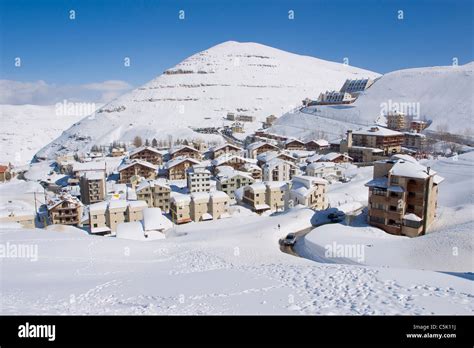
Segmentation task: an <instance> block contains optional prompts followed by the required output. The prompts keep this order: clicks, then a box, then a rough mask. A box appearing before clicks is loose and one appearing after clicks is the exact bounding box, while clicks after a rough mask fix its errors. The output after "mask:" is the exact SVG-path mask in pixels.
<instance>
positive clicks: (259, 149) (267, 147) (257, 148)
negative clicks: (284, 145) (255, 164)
mask: <svg viewBox="0 0 474 348" xmlns="http://www.w3.org/2000/svg"><path fill="white" fill-rule="evenodd" d="M279 150H280V149H279V148H278V146H276V145H273V144H270V143H267V142H264V141H260V142H256V143H252V144H250V145H249V146H247V151H248V156H249V157H250V158H257V156H258V155H259V154H261V153H263V152H267V151H279Z"/></svg>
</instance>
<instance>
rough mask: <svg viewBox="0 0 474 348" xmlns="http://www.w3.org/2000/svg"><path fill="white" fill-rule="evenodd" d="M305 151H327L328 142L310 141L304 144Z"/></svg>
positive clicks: (322, 140) (320, 140) (321, 140)
mask: <svg viewBox="0 0 474 348" xmlns="http://www.w3.org/2000/svg"><path fill="white" fill-rule="evenodd" d="M305 149H306V151H324V150H328V149H329V142H328V141H327V140H325V139H317V140H310V141H307V142H306V143H305Z"/></svg>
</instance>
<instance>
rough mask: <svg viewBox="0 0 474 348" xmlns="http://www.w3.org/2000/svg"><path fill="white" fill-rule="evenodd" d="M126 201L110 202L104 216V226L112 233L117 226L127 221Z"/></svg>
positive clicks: (116, 200)
mask: <svg viewBox="0 0 474 348" xmlns="http://www.w3.org/2000/svg"><path fill="white" fill-rule="evenodd" d="M126 216H127V201H126V200H125V199H115V200H111V201H110V202H109V204H108V206H107V211H106V214H105V222H106V225H107V226H108V227H109V228H110V230H111V231H112V232H116V231H117V225H118V224H120V223H122V222H126V221H127V218H126Z"/></svg>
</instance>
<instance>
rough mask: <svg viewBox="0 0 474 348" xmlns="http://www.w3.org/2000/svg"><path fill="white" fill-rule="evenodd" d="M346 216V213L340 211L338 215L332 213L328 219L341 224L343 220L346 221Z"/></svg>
mask: <svg viewBox="0 0 474 348" xmlns="http://www.w3.org/2000/svg"><path fill="white" fill-rule="evenodd" d="M345 216H346V214H344V212H342V211H338V212H336V213H330V214H329V215H328V219H329V220H331V222H334V223H336V222H341V221H342V220H344V217H345Z"/></svg>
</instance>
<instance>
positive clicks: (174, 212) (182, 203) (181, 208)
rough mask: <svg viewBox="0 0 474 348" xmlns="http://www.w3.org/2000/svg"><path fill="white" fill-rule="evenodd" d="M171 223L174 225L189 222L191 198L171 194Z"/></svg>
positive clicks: (174, 193) (175, 193)
mask: <svg viewBox="0 0 474 348" xmlns="http://www.w3.org/2000/svg"><path fill="white" fill-rule="evenodd" d="M170 213H171V221H173V222H174V223H175V224H178V225H179V224H184V223H187V222H191V221H192V220H191V197H190V196H189V195H183V194H180V193H177V192H172V193H171V198H170Z"/></svg>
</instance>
